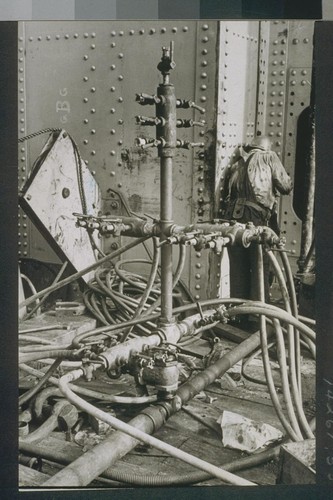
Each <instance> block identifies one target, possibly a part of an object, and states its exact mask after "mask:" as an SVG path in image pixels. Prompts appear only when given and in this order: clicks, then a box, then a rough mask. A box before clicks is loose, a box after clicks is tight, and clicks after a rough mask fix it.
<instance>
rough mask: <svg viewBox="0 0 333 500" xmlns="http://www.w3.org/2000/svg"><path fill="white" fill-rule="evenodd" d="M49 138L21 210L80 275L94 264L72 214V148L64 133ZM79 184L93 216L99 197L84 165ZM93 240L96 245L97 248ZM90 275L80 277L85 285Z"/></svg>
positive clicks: (75, 208)
mask: <svg viewBox="0 0 333 500" xmlns="http://www.w3.org/2000/svg"><path fill="white" fill-rule="evenodd" d="M52 141H54V139H53V138H50V139H49V141H48V142H47V144H46V146H45V148H44V150H43V151H44V152H45V151H46V150H47V149H48V148H49V147H50V146H51V147H50V150H49V152H48V153H47V156H46V159H45V161H44V162H43V163H42V164H41V166H40V167H39V170H38V172H36V173H35V174H33V175H32V176H31V179H32V180H31V181H30V180H29V181H28V183H27V187H26V188H25V189H24V196H23V199H24V202H25V205H26V206H25V209H27V210H28V211H29V213H31V216H32V218H33V220H34V222H35V223H36V225H37V226H38V227H39V228H40V229H41V231H42V234H43V235H44V236H45V238H47V239H48V240H51V241H49V243H50V244H51V245H52V247H53V248H54V250H55V251H56V253H57V254H58V255H60V256H61V257H62V258H65V259H68V260H69V261H70V263H71V264H72V265H73V267H74V268H75V269H76V270H77V271H80V270H82V269H84V268H85V267H87V266H89V265H90V264H92V263H94V262H95V261H96V259H95V255H94V252H93V249H92V246H91V243H90V240H89V236H88V233H87V231H86V229H84V228H78V227H76V225H75V223H76V217H75V216H74V215H73V213H75V212H78V213H82V202H81V196H80V190H79V183H78V175H77V166H76V161H75V156H74V150H73V145H72V143H71V140H70V138H69V137H68V135H67V134H66V133H63V132H62V133H60V134H59V136H58V138H57V139H56V140H55V141H54V143H53V144H51V143H52ZM82 180H83V186H84V195H85V198H86V205H87V212H88V214H91V215H97V214H98V211H99V210H100V204H101V193H100V190H99V188H98V185H97V184H96V181H95V179H94V177H93V176H92V174H91V173H90V171H89V170H88V168H87V167H86V165H85V164H84V162H82ZM98 241H99V240H97V239H96V244H97V245H98ZM92 276H93V273H89V274H86V275H85V276H84V279H85V281H88V280H89V279H90V278H91V277H92Z"/></svg>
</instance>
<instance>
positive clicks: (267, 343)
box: [18, 20, 316, 494]
mask: <svg viewBox="0 0 333 500" xmlns="http://www.w3.org/2000/svg"><path fill="white" fill-rule="evenodd" d="M314 29H315V22H314V21H312V20H267V21H266V20H247V21H245V20H234V21H222V20H221V21H218V20H207V21H206V20H188V21H183V20H176V21H169V20H158V21H152V20H149V21H148V20H146V21H140V20H136V21H134V20H133V21H94V22H92V21H61V22H59V21H21V22H19V23H18V132H19V134H18V188H19V193H18V197H19V214H18V269H19V274H18V276H19V306H18V312H19V328H18V350H19V354H18V368H19V372H18V373H19V380H18V388H19V397H18V407H19V415H18V416H19V421H18V443H19V444H18V447H19V457H18V469H19V488H20V489H21V491H26V490H31V489H43V490H45V489H53V488H54V489H62V488H87V487H88V488H96V489H97V490H98V489H109V490H110V491H113V490H119V489H124V488H131V489H133V488H142V487H146V488H154V487H155V488H156V487H174V486H197V487H200V486H205V487H209V486H223V485H226V486H227V485H236V486H244V487H247V486H263V485H264V486H273V485H274V486H277V485H298V484H303V485H304V484H305V485H309V484H314V483H315V482H316V420H315V415H316V386H315V383H316V361H315V356H316V354H315V351H316V348H315V346H316V320H315V283H316V252H315V217H314V202H315V182H316V175H315V173H316V162H315V151H316V142H315V89H314V85H315V80H314V76H313V58H314V52H313V51H314V46H313V40H314ZM219 491H220V490H219ZM152 494H153V492H152Z"/></svg>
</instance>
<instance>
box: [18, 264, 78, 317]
mask: <svg viewBox="0 0 333 500" xmlns="http://www.w3.org/2000/svg"><path fill="white" fill-rule="evenodd" d="M67 265H68V262H67V261H66V262H64V263H63V265H62V266H61V269H60V271H59V272H58V274H57V276H56V277H55V279H54V281H53V283H52V285H54V284H55V283H58V281H59V280H60V278H61V276H62V275H63V274H64V271H65V269H66V267H67ZM49 295H50V294H49V293H47V294H45V295H44V296H43V297H42V298H41V299H40V300H39V301H38V302H37V304H36V305H35V307H33V308H32V309H31V311H30V312H28V313H27V314H26V315H25V316H24V317H23V319H22V321H26V320H27V319H29V318H31V316H32V315H33V314H34V313H35V312H36V311H37V310H38V309H39V308H40V307H41V306H42V304H43V303H44V302H45V300H46V299H47V297H48V296H49Z"/></svg>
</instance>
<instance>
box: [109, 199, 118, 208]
mask: <svg viewBox="0 0 333 500" xmlns="http://www.w3.org/2000/svg"><path fill="white" fill-rule="evenodd" d="M110 206H111V208H113V209H114V210H117V209H118V208H119V203H118V202H117V201H112V202H111V204H110Z"/></svg>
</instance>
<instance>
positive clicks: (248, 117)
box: [214, 21, 259, 296]
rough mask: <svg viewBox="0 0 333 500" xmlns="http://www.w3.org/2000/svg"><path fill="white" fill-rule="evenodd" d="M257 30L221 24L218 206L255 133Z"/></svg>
mask: <svg viewBox="0 0 333 500" xmlns="http://www.w3.org/2000/svg"><path fill="white" fill-rule="evenodd" d="M258 33H259V23H258V22H256V21H232V22H222V23H220V43H219V75H218V110H217V141H216V177H215V207H216V213H219V212H218V208H219V204H220V196H219V190H220V186H221V182H222V181H223V176H224V172H225V169H226V167H227V165H228V164H229V162H230V161H231V160H232V159H233V157H234V154H235V150H236V149H237V147H238V145H239V144H243V143H247V142H251V140H252V139H253V137H254V135H255V122H256V113H257V92H258V72H257V71H258V47H259V43H258ZM214 260H215V265H216V266H218V267H219V268H220V271H219V273H218V278H219V280H220V281H219V282H218V283H216V285H215V286H216V287H218V286H220V293H221V294H222V295H223V296H226V295H228V293H229V263H228V257H227V254H226V252H224V253H223V258H222V261H221V262H219V261H218V259H217V258H215V259H214Z"/></svg>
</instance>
